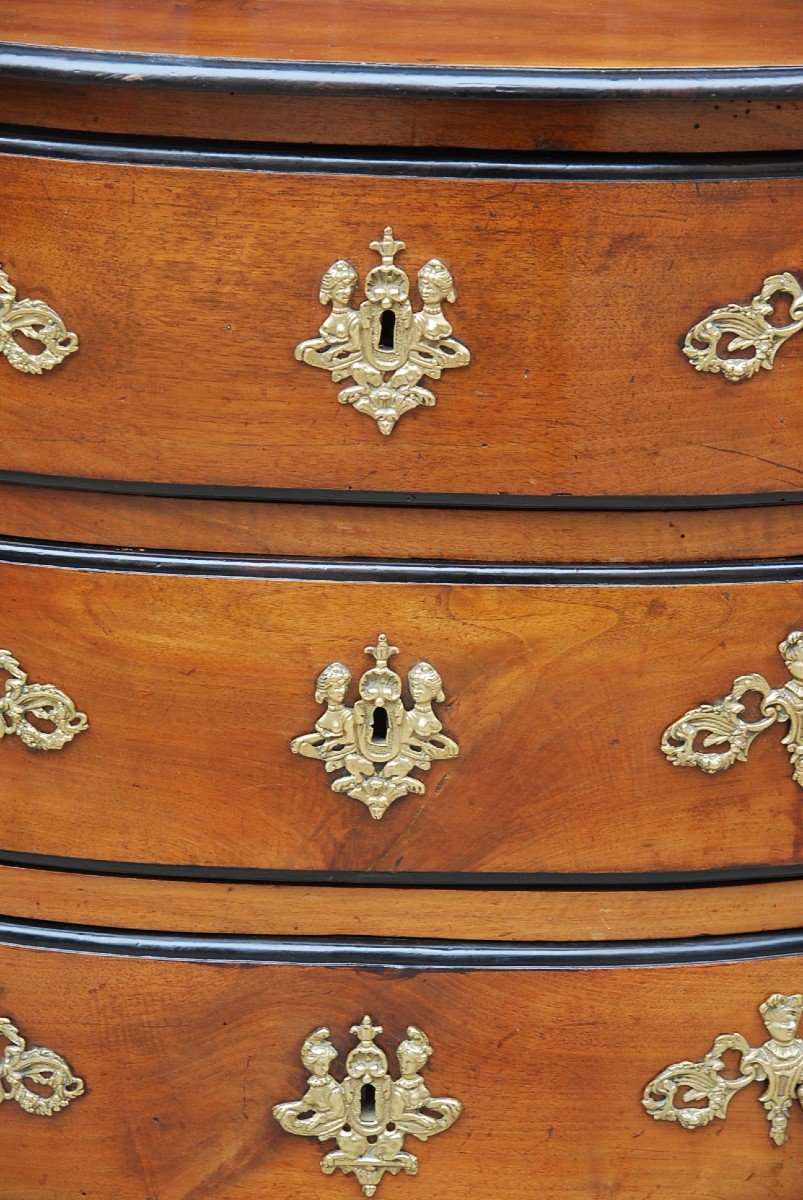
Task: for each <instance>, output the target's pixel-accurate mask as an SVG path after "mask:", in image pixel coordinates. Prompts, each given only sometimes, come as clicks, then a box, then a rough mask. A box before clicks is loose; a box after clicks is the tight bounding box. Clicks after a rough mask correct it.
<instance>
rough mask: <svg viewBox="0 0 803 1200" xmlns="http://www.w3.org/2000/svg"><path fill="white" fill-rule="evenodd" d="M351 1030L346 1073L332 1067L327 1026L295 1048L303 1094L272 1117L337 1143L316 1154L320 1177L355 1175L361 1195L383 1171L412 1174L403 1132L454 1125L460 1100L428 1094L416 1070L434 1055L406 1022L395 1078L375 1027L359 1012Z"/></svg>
mask: <svg viewBox="0 0 803 1200" xmlns="http://www.w3.org/2000/svg"><path fill="white" fill-rule="evenodd" d="M351 1032H352V1033H353V1034H354V1035H355V1037H356V1038H357V1045H356V1046H355V1048H354V1049H353V1050H352V1051H351V1052H350V1053H349V1055H348V1058H347V1059H346V1078H345V1079H344V1080H343V1082H342V1083H338V1082H337V1080H335V1079H334V1078H333V1077H332V1075H331V1073H330V1068H331V1066H332V1063H333V1062H334V1060H335V1059H336V1058H337V1050H336V1049H335V1048H334V1046H333V1045H332V1043H331V1042H330V1040H329V1030H328V1029H316V1030H314V1032H313V1033H311V1034H310V1035H309V1037H308V1038H307V1039H306V1041H305V1042H304V1044H303V1045H302V1047H301V1061H302V1063H303V1064H304V1066H305V1067H306V1068H307V1070H308V1071H311V1075H310V1077H309V1079H308V1081H307V1082H308V1084H309V1087H308V1089H307V1091H306V1093H305V1094H304V1096H303V1097H302V1099H301V1100H294V1101H290V1102H288V1103H286V1104H277V1105H276V1107H275V1108H274V1110H273V1115H274V1117H275V1118H276V1120H277V1121H278V1122H279V1124H280V1125H281V1127H282V1129H284V1130H286V1131H287V1132H288V1133H295V1134H298V1135H299V1136H302V1137H315V1138H317V1139H318V1140H319V1141H321V1142H324V1141H327V1140H329V1139H330V1138H334V1139H335V1140H336V1141H337V1144H338V1149H337V1150H331V1151H330V1152H329V1153H328V1154H326V1155H325V1156H324V1158H323V1159H322V1160H321V1170H322V1171H323V1173H324V1175H332V1174H334V1172H335V1171H342V1172H343V1174H344V1175H354V1176H355V1177H356V1179H357V1182H358V1183H359V1185H360V1187H361V1188H362V1190H363V1192H364V1193H365V1195H366V1196H373V1194H374V1192H375V1191H376V1189H377V1187H378V1186H379V1184H380V1183H381V1182H382V1178H383V1176H384V1175H385V1174H390V1175H398V1174H399V1172H401V1171H403V1172H404V1173H405V1174H406V1175H417V1174H418V1159H417V1158H416V1156H415V1155H414V1154H411V1153H410V1152H409V1151H408V1150H405V1149H404V1143H405V1138H406V1136H407V1135H408V1134H411V1135H412V1136H413V1137H416V1138H418V1139H419V1140H420V1141H422V1142H426V1141H427V1140H428V1139H429V1138H431V1137H434V1136H435V1134H437V1133H443V1132H444V1131H445V1130H447V1129H449V1128H450V1127H451V1126H452V1125H454V1123H455V1121H456V1120H457V1118H458V1117H459V1116H460V1114H461V1112H462V1111H463V1106H462V1104H461V1103H460V1101H459V1100H453V1099H451V1098H449V1097H444V1098H438V1097H435V1096H432V1095H430V1092H429V1089H428V1088H427V1086H426V1084H425V1083H424V1080H423V1079H422V1077H421V1074H420V1072H421V1071H422V1069H423V1068H424V1067H425V1066H426V1064H427V1061H428V1060H429V1058H430V1056H431V1054H432V1046H431V1045H430V1043H429V1040H428V1038H427V1036H426V1034H425V1033H423V1032H422V1031H421V1030H420V1029H417V1028H416V1027H415V1026H414V1025H411V1026H410V1027H409V1028H408V1030H407V1038H406V1040H405V1041H403V1042H402V1043H401V1044H400V1045H399V1048H398V1050H397V1051H396V1057H397V1059H398V1060H399V1070H400V1075H399V1078H398V1079H396V1080H394V1079H392V1078H391V1077H390V1075H389V1074H388V1060H387V1056H386V1054H385V1053H384V1051H383V1050H381V1049H380V1047H379V1046H377V1045H376V1044H375V1043H376V1038H377V1037H378V1036H379V1034H380V1033H381V1032H382V1026H381V1025H374V1023H373V1021H372V1020H371V1018H370V1017H367V1016H366V1017H363V1019H362V1021H361V1023H360V1024H359V1025H353V1026H352V1028H351Z"/></svg>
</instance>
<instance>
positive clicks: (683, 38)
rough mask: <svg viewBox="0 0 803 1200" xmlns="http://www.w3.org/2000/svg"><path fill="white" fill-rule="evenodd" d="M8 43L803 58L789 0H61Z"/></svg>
mask: <svg viewBox="0 0 803 1200" xmlns="http://www.w3.org/2000/svg"><path fill="white" fill-rule="evenodd" d="M0 36H2V39H3V40H5V41H10V42H23V43H32V44H35V45H45V46H48V45H49V46H75V47H81V48H92V49H102V50H113V51H117V50H139V51H146V52H148V53H159V54H189V55H199V56H218V57H232V58H256V59H259V58H264V59H270V60H282V59H289V60H318V61H325V62H338V61H345V62H379V63H420V64H423V65H427V66H429V65H432V64H436V63H446V64H470V65H493V66H503V67H508V66H510V67H513V66H531V65H534V66H543V67H559V68H562V67H575V68H576V67H584V66H585V67H594V68H611V67H639V68H644V67H705V66H738V65H745V66H755V65H772V64H784V63H789V64H792V65H797V64H799V63H800V62H801V61H802V60H803V37H802V35H801V29H800V22H799V9H798V6H797V4H796V3H795V0H773V2H772V3H771V4H767V5H765V6H764V7H763V8H762V9H761V10H760V11H759V12H757V10H756V8H755V5H754V4H750V3H748V2H747V0H732V3H731V4H729V5H728V6H727V8H723V5H722V4H721V3H719V2H718V0H698V3H696V4H695V5H694V7H693V8H690V9H687V10H684V12H683V14H682V19H678V12H677V7H676V6H675V5H673V4H672V3H671V2H670V0H551V2H550V3H549V4H546V3H541V2H539V3H537V4H535V5H534V4H532V3H526V2H525V0H513V2H511V0H439V2H438V3H433V4H430V5H429V6H428V8H427V10H426V13H423V12H422V10H421V9H420V8H418V7H417V6H415V5H413V6H411V5H410V4H409V3H408V2H407V0H385V3H384V5H383V8H382V19H381V20H379V19H377V12H376V8H375V7H374V5H373V4H371V3H370V0H348V3H346V2H345V0H327V3H326V4H325V5H324V6H321V5H320V4H313V3H311V0H223V2H221V0H193V4H192V9H191V11H190V10H188V9H186V8H185V7H184V6H183V5H181V4H179V3H171V4H165V3H164V2H163V0H142V2H141V3H140V4H138V5H137V6H136V7H135V8H132V6H131V5H130V4H129V3H127V2H126V0H72V2H71V3H70V5H69V6H68V7H67V8H65V6H64V5H63V4H59V3H58V0H40V2H39V3H38V4H36V5H27V6H24V7H22V6H12V7H9V8H8V10H7V11H6V12H4V13H3V18H2V23H1V24H0Z"/></svg>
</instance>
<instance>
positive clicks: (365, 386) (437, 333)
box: [296, 226, 471, 433]
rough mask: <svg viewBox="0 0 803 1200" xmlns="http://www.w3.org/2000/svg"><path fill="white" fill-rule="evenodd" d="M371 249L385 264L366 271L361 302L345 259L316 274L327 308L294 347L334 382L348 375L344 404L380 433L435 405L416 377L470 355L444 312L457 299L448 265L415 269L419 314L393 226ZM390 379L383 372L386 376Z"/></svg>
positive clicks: (463, 362) (435, 375)
mask: <svg viewBox="0 0 803 1200" xmlns="http://www.w3.org/2000/svg"><path fill="white" fill-rule="evenodd" d="M371 249H372V250H375V251H376V252H377V254H378V255H379V256H380V257H381V259H382V262H381V265H380V266H378V267H374V268H373V269H372V270H371V271H369V272H368V275H367V276H366V279H365V296H366V298H365V300H364V301H363V302H362V304H361V305H360V307H359V309H355V308H352V307H351V297H352V294H353V292H354V289H355V287H356V286H357V278H358V276H357V272H356V271H355V269H354V267H352V265H351V263H348V262H345V261H344V260H343V259H342V258H341V259H338V261H337V262H336V263H332V265H331V267H330V268H329V270H328V271H326V272H325V273H324V276H323V278H322V280H321V290H320V301H321V304H324V305H326V304H331V306H332V311H331V313H330V315H329V316H328V317H327V318H326V320H325V321H324V323H323V325H322V326H321V328H320V336H319V337H316V338H311V339H310V341H308V342H301V343H299V345H298V346H296V358H297V359H299V360H300V361H301V362H305V363H309V365H310V366H311V367H320V368H321V370H324V371H329V372H330V373H331V375H332V379H333V381H334V382H335V383H339V382H340V380H341V379H353V380H354V385H355V386H353V387H346V388H343V390H342V391H341V392H340V394H339V396H338V400H339V401H340V403H341V404H353V405H354V407H355V408H356V409H357V411H358V412H362V413H367V414H368V416H369V417H373V419H374V420H375V421H376V423H377V425H378V426H379V429H380V431H381V432H382V433H392V432H393V427H394V425H395V424H396V422H397V421H398V419H399V417H401V416H402V415H403V414H404V413H406V412H409V411H410V410H411V409H413V408H418V406H419V405H421V404H424V405H429V406H430V407H431V406H432V405H433V404H434V403H435V396H434V395H433V393H432V392H431V391H429V390H428V389H427V388H425V387H421V386H420V383H421V380H422V379H424V378H425V377H426V378H427V379H440V377H441V374H442V373H443V372H444V371H446V370H448V369H449V368H451V367H465V366H467V365H468V363H469V362H470V361H471V355H470V354H469V352H468V350H467V349H466V347H465V346H463V345H462V344H461V343H460V342H458V341H456V340H455V339H454V338H453V337H452V327H451V325H450V324H449V322H448V321H447V319H446V317H445V316H444V314H443V302H444V300H449V301H452V302H453V301H454V300H455V290H454V284H453V282H452V276H451V273H450V272H449V270H448V268H447V267H445V266H444V265H443V263H442V262H441V261H440V259H438V258H431V259H430V260H429V262H427V263H425V264H424V266H423V267H422V268H421V270H420V271H419V272H418V290H419V292H420V294H421V299H422V301H423V308H422V309H421V310H420V312H415V313H414V312H413V308H412V305H411V303H410V299H409V296H410V280H409V277H408V275H407V273H406V271H403V270H402V268H401V267H398V266H396V264H395V263H394V261H393V260H394V259H395V257H396V255H397V254H399V253H400V252H401V251H402V250H404V249H405V244H404V242H398V241H396V239H395V238H394V236H393V230H392V229H391V228H390V226H388V227H387V229H386V230H385V234H384V237H383V238H382V241H381V242H371ZM386 377H387V378H386Z"/></svg>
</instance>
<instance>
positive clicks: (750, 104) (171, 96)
mask: <svg viewBox="0 0 803 1200" xmlns="http://www.w3.org/2000/svg"><path fill="white" fill-rule="evenodd" d="M0 121H1V122H3V123H4V124H9V125H24V126H30V127H44V128H51V129H66V130H83V131H85V132H88V133H90V134H95V135H98V134H103V133H123V134H125V133H131V134H136V135H139V136H147V135H152V136H162V137H186V138H221V139H236V140H239V141H253V142H279V143H281V142H296V143H302V144H310V143H313V144H318V145H327V144H329V145H332V144H333V145H342V144H343V143H344V142H347V143H348V144H349V145H355V146H356V145H368V146H419V147H423V148H429V147H440V146H456V147H467V148H469V149H475V150H480V149H484V150H520V151H521V150H525V151H537V152H543V151H549V150H558V151H608V152H618V153H625V154H627V153H643V152H651V153H660V152H674V153H687V154H694V153H699V152H704V153H708V154H710V153H731V154H733V153H736V152H739V151H742V152H744V151H755V150H765V151H776V150H798V149H799V148H800V146H801V144H803V104H801V103H800V102H799V101H795V100H789V99H783V98H781V99H772V100H768V99H761V98H760V97H751V98H750V99H747V100H745V99H743V98H741V99H735V98H729V97H727V96H722V97H711V98H705V99H696V100H695V99H687V100H680V99H678V100H650V99H647V98H646V97H645V98H644V99H641V100H638V101H629V102H622V101H608V102H605V101H597V102H594V103H591V102H582V101H563V102H561V101H555V100H552V101H542V102H536V101H525V100H517V101H515V102H513V103H511V102H510V101H506V100H483V101H479V102H477V101H474V102H472V101H469V100H459V99H457V98H455V97H452V98H444V97H439V98H438V99H427V98H425V97H420V96H410V97H406V98H403V99H394V98H392V97H380V96H377V97H373V98H372V99H371V100H370V101H369V102H366V100H365V99H364V98H363V97H359V98H356V97H347V96H340V97H334V96H316V95H293V96H281V95H280V96H264V95H259V94H255V93H247V92H234V93H232V92H228V91H223V92H203V91H175V90H167V89H165V90H160V89H158V88H147V89H146V90H138V91H135V92H133V93H132V91H131V90H130V89H127V88H120V87H106V88H104V87H99V86H96V87H91V86H86V85H83V86H82V85H80V84H61V85H59V84H44V83H39V82H35V83H34V82H28V81H26V80H19V79H0Z"/></svg>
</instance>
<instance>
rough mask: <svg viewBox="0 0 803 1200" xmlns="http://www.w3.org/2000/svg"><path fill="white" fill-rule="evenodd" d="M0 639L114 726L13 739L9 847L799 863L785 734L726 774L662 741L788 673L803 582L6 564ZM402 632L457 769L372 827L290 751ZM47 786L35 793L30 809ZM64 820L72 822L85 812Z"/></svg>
mask: <svg viewBox="0 0 803 1200" xmlns="http://www.w3.org/2000/svg"><path fill="white" fill-rule="evenodd" d="M0 594H2V596H3V621H2V636H3V642H4V643H5V644H6V645H7V646H9V647H10V648H11V649H12V650H13V652H14V654H15V655H16V656H17V657H18V658H19V659H20V660H21V661H22V662H23V664H24V665H25V667H26V669H27V670H28V671H29V672H30V673H31V678H32V679H38V680H41V681H43V682H44V681H45V680H47V681H52V682H54V683H56V684H57V685H58V686H60V687H62V688H64V689H65V690H66V691H67V692H68V693H69V694H70V695H71V696H72V698H73V699H74V700H75V702H76V703H77V704H78V705H79V707H80V708H81V709H82V710H83V711H85V712H86V713H88V715H89V718H90V723H91V728H90V730H89V732H88V733H85V734H82V735H81V736H80V737H78V738H77V739H76V741H75V742H74V743H72V745H70V746H69V747H67V748H66V749H64V750H62V751H60V752H58V753H51V754H41V753H40V754H36V753H35V752H33V751H29V750H27V749H26V748H25V747H24V746H23V745H22V744H21V743H20V742H19V741H18V740H17V739H10V740H8V741H4V742H3V744H2V746H0V753H1V754H2V769H3V781H4V786H3V790H2V795H0V827H2V839H0V845H2V847H3V848H4V849H6V850H12V851H24V852H27V853H34V854H52V855H66V856H72V857H77V858H99V859H110V860H128V861H134V862H141V863H149V862H154V863H174V864H201V865H208V866H235V867H240V866H246V867H260V868H266V869H268V868H276V869H279V868H281V869H294V870H295V869H302V870H318V869H321V870H335V871H352V870H360V871H385V872H387V871H390V872H392V871H413V872H425V871H481V872H492V871H521V872H533V873H538V872H576V871H583V872H588V871H594V872H618V871H667V870H673V871H675V870H676V871H680V870H703V869H708V868H724V867H732V866H738V865H741V866H744V867H748V866H754V867H755V870H756V872H758V873H760V871H761V864H799V863H800V862H801V861H803V859H802V857H801V833H802V831H803V796H801V791H800V789H799V788H798V787H797V786H796V785H795V783H794V782H793V780H792V778H791V772H790V766H789V761H788V756H787V754H786V751H785V750H784V749H783V747H782V746H781V744H780V733H779V732H776V733H768V734H765V735H764V737H763V738H761V739H760V740H759V741H758V742H757V743H756V745H755V746H754V747H753V748H752V750H751V754H750V762H749V764H748V765H738V766H737V767H735V768H734V769H732V770H731V771H729V772H727V773H725V774H722V775H718V776H715V777H711V778H709V777H705V776H703V775H702V774H700V773H699V772H697V771H692V770H684V769H678V768H673V767H671V766H670V765H669V763H668V762H667V761H666V760H665V758H664V757H663V755H662V754H661V751H660V748H659V744H660V738H661V733H662V732H663V730H664V728H665V727H666V726H667V725H668V724H669V723H670V722H671V721H672V720H674V719H675V718H676V717H678V716H680V715H681V714H682V713H683V712H684V711H685V710H686V709H688V708H690V707H691V706H693V705H694V704H697V703H699V702H700V701H701V700H705V699H708V700H714V699H716V698H718V697H719V696H721V695H724V694H725V692H726V691H727V690H728V689H729V687H730V684H731V680H732V679H733V677H734V676H736V675H739V674H743V673H745V672H751V671H758V672H762V673H764V674H765V675H766V676H767V677H768V678H769V679H771V680H773V681H776V680H777V682H778V683H780V682H781V681H782V680H783V679H784V678H785V675H784V668H783V663H782V662H781V659H780V656H779V655H778V653H777V649H776V647H777V644H778V642H779V641H780V640H781V638H783V637H784V636H785V635H786V634H787V633H788V631H789V630H790V629H792V628H796V627H797V626H799V625H800V604H801V598H802V596H803V590H802V589H801V585H800V584H794V583H791V584H737V585H719V586H713V585H712V586H684V587H670V586H657V587H652V586H633V587H618V588H614V587H513V586H504V587H495V586H492V585H487V586H486V585H477V584H474V585H467V586H456V585H455V586H436V585H415V586H413V585H405V584H391V585H380V584H370V583H368V584H366V583H362V584H354V583H327V582H323V583H316V582H307V583H290V582H270V581H267V580H259V579H213V578H206V579H205V578H190V577H176V576H172V577H171V576H165V577H161V576H160V577H154V576H148V575H144V574H142V575H126V574H116V573H111V572H92V571H77V570H64V569H56V568H42V567H28V566H3V567H2V568H0ZM380 629H382V630H384V631H385V632H386V633H387V634H388V635H389V637H390V638H391V639H392V641H393V643H394V644H395V645H397V646H399V647H401V649H402V654H401V656H400V658H399V660H397V662H398V668H399V670H400V672H401V673H402V674H405V673H406V671H407V670H408V669H409V667H410V666H411V665H412V664H413V663H414V662H415V661H417V660H418V659H420V658H426V659H428V660H431V661H432V662H433V663H434V664H435V666H436V667H437V668H438V670H439V671H440V672H441V674H442V676H443V679H444V681H445V688H446V692H447V696H448V701H447V704H445V705H442V706H441V717H442V720H443V722H444V725H445V727H446V731H447V733H448V734H450V735H451V736H453V737H455V738H456V740H457V741H458V742H459V744H460V757H459V758H458V759H456V760H455V761H454V762H450V763H448V764H447V763H440V764H435V765H434V767H433V769H432V771H431V772H429V775H428V778H427V794H426V795H425V796H422V797H408V798H406V799H405V800H403V801H399V802H398V803H397V804H396V805H394V807H393V808H392V809H391V810H390V811H389V813H388V814H387V815H386V816H385V817H384V819H383V820H382V821H373V820H371V818H370V817H369V816H368V814H367V813H366V812H365V810H364V809H363V807H362V806H361V805H359V804H358V803H357V802H356V801H353V800H350V799H348V798H343V797H340V796H337V795H335V794H333V793H332V792H331V791H330V789H329V780H328V778H327V776H326V773H325V772H324V770H323V768H322V766H321V765H320V764H319V763H315V762H311V761H309V760H306V759H299V758H296V757H294V756H292V755H291V754H290V751H289V742H290V740H291V738H292V737H294V736H296V735H298V734H302V733H306V732H307V731H309V730H311V729H312V728H313V725H314V722H315V720H316V719H317V718H318V716H319V714H320V712H321V709H320V708H319V706H318V705H316V703H315V700H314V685H315V680H316V678H317V676H318V674H319V672H320V671H321V670H322V669H323V667H325V666H326V665H327V664H328V663H330V662H333V661H335V660H340V661H344V662H345V663H346V664H348V665H349V666H350V669H351V670H352V672H353V673H354V675H355V677H358V676H359V674H360V673H361V672H362V671H363V670H365V669H366V666H367V665H368V662H369V660H368V659H367V658H365V657H364V656H363V653H362V648H363V647H364V646H365V645H367V644H368V643H369V642H370V641H371V640H372V639H373V638H374V637H375V636H376V634H377V632H379V630H380ZM23 797H24V803H22V802H21V800H22V798H23ZM65 814H67V817H66V819H65Z"/></svg>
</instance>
